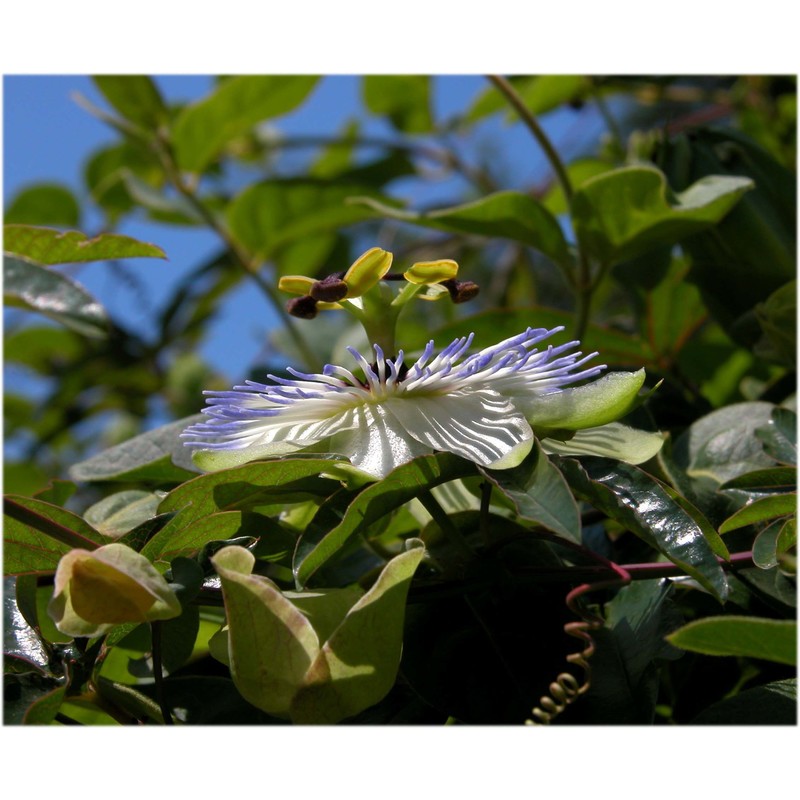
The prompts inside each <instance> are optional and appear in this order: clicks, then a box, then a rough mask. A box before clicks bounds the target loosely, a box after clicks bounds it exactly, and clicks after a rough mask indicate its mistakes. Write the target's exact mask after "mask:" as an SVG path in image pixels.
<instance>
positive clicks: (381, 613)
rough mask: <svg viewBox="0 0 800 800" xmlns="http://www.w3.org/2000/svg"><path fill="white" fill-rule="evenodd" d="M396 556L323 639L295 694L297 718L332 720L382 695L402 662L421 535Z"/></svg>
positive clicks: (349, 714) (294, 717)
mask: <svg viewBox="0 0 800 800" xmlns="http://www.w3.org/2000/svg"><path fill="white" fill-rule="evenodd" d="M408 545H411V549H409V550H407V551H406V552H405V553H401V554H400V555H398V556H395V557H394V558H393V559H392V560H391V561H390V562H389V563H388V564H387V565H386V566H385V567H384V568H383V570H382V572H381V574H380V575H379V577H378V580H377V581H376V582H375V584H374V585H373V586H372V588H371V589H370V590H369V591H368V592H367V593H366V594H365V595H364V596H363V597H362V598H361V599H360V600H359V601H358V602H357V603H356V604H355V605H354V606H353V607H352V608H351V609H350V611H349V612H348V613H347V616H346V617H345V618H344V620H343V621H342V623H341V624H340V625H339V627H338V628H336V630H335V631H334V633H333V635H332V636H331V637H330V638H329V639H328V640H327V641H326V642H325V643H324V645H323V646H322V648H321V649H320V651H319V653H318V654H317V656H316V658H315V659H314V661H313V662H312V664H311V666H310V667H309V669H308V670H307V672H306V674H305V676H304V680H303V686H302V688H301V689H300V691H299V692H298V693H297V695H296V696H295V697H294V699H293V700H292V707H291V715H292V721H293V722H295V723H300V724H303V723H314V724H331V723H335V722H338V721H339V720H342V719H345V718H346V717H352V716H353V715H355V714H357V713H358V712H359V711H362V710H363V709H365V708H369V706H371V705H374V704H375V703H377V702H378V701H379V700H381V699H382V698H383V697H384V696H385V695H386V694H388V692H389V690H390V689H391V688H392V686H393V685H394V682H395V679H396V677H397V670H398V667H399V666H400V652H401V649H402V644H403V620H404V617H405V606H406V597H407V595H408V589H409V586H410V584H411V579H412V578H413V577H414V572H415V571H416V569H417V567H418V566H419V563H420V561H422V558H423V556H424V555H425V548H424V546H423V544H422V542H421V541H420V540H419V539H414V540H410V541H409V542H408V543H407V546H408Z"/></svg>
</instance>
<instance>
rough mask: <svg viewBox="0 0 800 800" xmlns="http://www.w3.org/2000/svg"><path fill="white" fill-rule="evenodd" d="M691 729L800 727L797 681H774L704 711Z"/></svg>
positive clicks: (715, 704) (696, 718) (693, 722)
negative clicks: (716, 726) (798, 720)
mask: <svg viewBox="0 0 800 800" xmlns="http://www.w3.org/2000/svg"><path fill="white" fill-rule="evenodd" d="M691 724H692V725H792V726H795V727H796V726H797V678H791V679H790V680H785V681H773V682H772V683H768V684H766V685H765V686H757V687H756V688H754V689H748V690H747V691H745V692H741V693H740V694H737V695H734V696H733V697H729V698H727V699H726V700H722V701H720V702H719V703H714V705H712V706H709V707H708V708H707V709H705V710H704V711H701V712H700V713H699V714H698V715H697V716H696V717H695V718H694V719H693V720H692V723H691Z"/></svg>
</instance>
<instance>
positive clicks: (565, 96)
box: [466, 75, 589, 122]
mask: <svg viewBox="0 0 800 800" xmlns="http://www.w3.org/2000/svg"><path fill="white" fill-rule="evenodd" d="M509 81H510V82H511V85H512V86H513V87H514V89H515V90H516V92H517V93H518V94H519V96H520V97H521V98H522V100H523V102H524V103H525V106H526V108H528V110H529V111H530V112H531V113H532V114H534V115H536V116H538V115H540V114H545V113H547V112H548V111H552V110H553V109H554V108H558V106H560V105H563V104H564V103H569V102H571V101H573V100H577V99H580V98H581V97H583V96H584V95H585V94H586V92H587V91H588V89H589V81H588V80H587V79H586V77H585V76H583V75H523V76H513V77H511V78H510V79H509ZM503 109H508V100H506V98H505V96H504V95H503V94H501V93H500V92H499V91H498V90H497V89H495V88H494V87H492V86H490V87H487V89H486V90H485V91H484V92H482V93H481V94H480V95H479V96H478V98H477V99H476V100H475V102H474V103H473V104H472V107H471V108H470V109H469V111H468V112H467V115H466V120H467V121H468V122H475V121H476V120H479V119H481V118H483V117H485V116H487V115H488V114H493V113H495V112H497V111H502V110H503ZM508 117H509V119H512V120H516V116H515V112H514V111H509V113H508Z"/></svg>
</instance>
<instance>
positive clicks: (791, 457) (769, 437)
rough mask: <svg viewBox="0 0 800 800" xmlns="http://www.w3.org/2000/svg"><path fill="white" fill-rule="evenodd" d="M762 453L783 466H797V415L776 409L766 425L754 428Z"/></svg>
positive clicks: (782, 409)
mask: <svg viewBox="0 0 800 800" xmlns="http://www.w3.org/2000/svg"><path fill="white" fill-rule="evenodd" d="M756 436H758V438H759V439H761V441H762V442H763V443H764V451H765V452H767V453H769V455H771V456H772V457H773V458H774V459H775V460H776V461H780V462H781V463H783V464H792V465H796V464H797V414H795V413H794V411H791V410H790V409H788V408H776V409H775V410H774V411H773V412H772V415H771V416H770V420H769V422H768V423H767V424H766V425H763V426H762V427H760V428H756Z"/></svg>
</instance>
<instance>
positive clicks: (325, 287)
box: [311, 272, 347, 303]
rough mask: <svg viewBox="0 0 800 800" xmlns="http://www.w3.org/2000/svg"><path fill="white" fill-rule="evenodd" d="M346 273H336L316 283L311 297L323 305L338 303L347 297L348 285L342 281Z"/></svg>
mask: <svg viewBox="0 0 800 800" xmlns="http://www.w3.org/2000/svg"><path fill="white" fill-rule="evenodd" d="M343 277H344V272H334V273H333V275H328V277H327V278H323V279H322V280H321V281H314V283H313V284H312V286H311V297H313V298H314V299H315V300H318V301H319V302H321V303H336V302H338V301H339V300H343V299H344V298H345V297H347V284H346V283H345V282H344V281H343V280H342V278H343Z"/></svg>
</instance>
